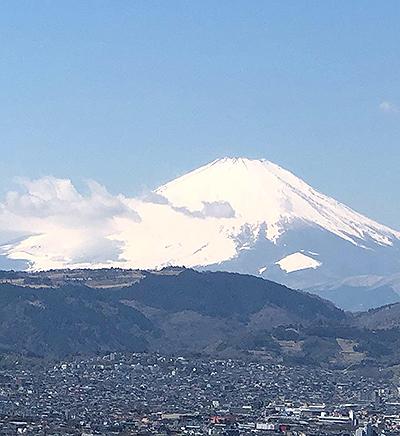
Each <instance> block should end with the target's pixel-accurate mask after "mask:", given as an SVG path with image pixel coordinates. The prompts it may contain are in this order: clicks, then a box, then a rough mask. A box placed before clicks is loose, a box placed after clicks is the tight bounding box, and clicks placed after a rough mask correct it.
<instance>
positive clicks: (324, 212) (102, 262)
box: [2, 158, 400, 310]
mask: <svg viewBox="0 0 400 436" xmlns="http://www.w3.org/2000/svg"><path fill="white" fill-rule="evenodd" d="M35 195H36V193H35ZM37 195H40V194H37ZM68 195H69V194H68ZM107 201H110V202H111V200H109V199H108V200H107ZM119 201H120V202H121V204H123V206H121V204H118V205H117V206H118V208H120V209H121V207H123V208H127V210H129V211H130V212H129V213H128V212H126V211H124V214H125V215H123V217H118V218H115V219H114V224H113V228H112V229H113V230H112V233H110V234H107V235H106V239H107V244H111V243H112V244H114V245H113V249H112V250H111V249H110V246H109V245H107V246H105V245H102V246H99V249H98V251H99V253H98V255H97V256H95V257H94V258H93V257H90V256H89V254H87V250H88V249H87V248H85V249H83V248H82V247H81V246H80V245H79V237H78V236H76V240H77V241H78V242H76V241H75V240H74V239H73V236H74V235H73V234H72V236H71V237H68V235H69V234H70V232H71V230H68V232H69V233H68V232H67V231H64V230H63V229H54V227H52V228H51V229H49V230H48V231H47V230H45V231H44V232H43V233H41V234H35V235H31V236H27V237H25V238H22V239H19V240H17V241H15V242H13V243H7V244H5V245H4V246H3V249H2V251H3V255H4V256H6V257H7V258H8V259H13V260H25V261H28V262H29V264H30V267H31V268H32V269H48V268H65V267H69V268H79V267H96V268H98V267H104V266H107V267H109V266H116V267H123V268H142V269H154V268H162V267H165V266H169V265H184V266H186V267H193V268H197V269H199V270H204V269H206V270H214V271H216V270H224V271H231V272H240V273H246V274H252V275H257V276H261V277H263V278H267V279H270V280H273V281H276V282H279V283H283V284H285V285H287V286H290V287H293V288H299V289H307V290H309V291H310V292H314V293H317V294H318V295H321V296H323V297H324V298H328V299H330V300H332V301H333V302H335V304H337V305H338V306H339V307H342V308H344V309H348V310H367V309H369V308H372V307H377V306H380V305H383V304H388V303H393V302H397V301H400V232H398V231H395V230H392V229H390V228H388V227H385V226H383V225H381V224H378V223H376V222H375V221H373V220H371V219H369V218H366V217H364V216H362V215H361V214H359V213H357V212H355V211H353V210H351V209H350V208H348V207H347V206H345V205H343V204H341V203H339V202H338V201H336V200H333V199H332V198H329V197H327V196H326V195H323V194H321V193H320V192H318V191H316V190H315V189H313V188H312V187H311V186H309V185H308V184H306V183H305V182H303V181H302V180H300V179H299V178H297V177H296V176H294V175H293V174H291V173H290V172H288V171H286V170H284V169H282V168H280V167H279V166H278V165H275V164H273V163H271V162H269V161H267V160H264V159H261V160H249V159H242V158H235V159H230V158H225V159H218V160H216V161H214V162H212V163H210V164H208V165H206V166H204V167H201V168H199V169H197V170H195V171H193V172H190V173H188V174H186V175H184V176H182V177H179V178H178V179H176V180H173V181H172V182H170V183H167V184H166V185H164V186H161V187H160V188H158V189H156V190H155V191H149V192H147V193H145V194H144V195H143V196H142V197H141V198H140V199H126V198H119ZM98 203H99V202H98ZM63 204H64V203H63ZM96 204H97V203H96ZM117 206H115V208H117ZM113 207H114V206H113ZM124 210H125V209H124ZM93 225H96V224H93ZM64 234H65V236H64ZM88 244H90V242H88ZM93 244H95V241H94V242H93V243H92V245H93ZM103 247H104V248H103ZM109 249H110V250H111V251H110V252H108V251H107V250H109ZM85 250H86V251H85ZM115 250H116V251H115ZM85 253H86V254H85ZM396 274H397V275H396Z"/></svg>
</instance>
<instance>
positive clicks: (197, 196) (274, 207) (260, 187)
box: [156, 158, 400, 245]
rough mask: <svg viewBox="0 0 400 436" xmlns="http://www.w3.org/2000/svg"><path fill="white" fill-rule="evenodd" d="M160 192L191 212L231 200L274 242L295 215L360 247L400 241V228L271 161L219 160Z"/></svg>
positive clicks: (242, 217)
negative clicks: (381, 221) (376, 219)
mask: <svg viewBox="0 0 400 436" xmlns="http://www.w3.org/2000/svg"><path fill="white" fill-rule="evenodd" d="M156 193H157V194H161V195H162V196H163V197H165V198H167V199H168V200H169V201H170V202H171V204H173V205H174V206H178V207H186V208H188V209H189V210H190V211H198V210H201V209H202V207H203V205H204V202H208V203H212V202H221V201H223V202H228V203H229V204H230V205H231V206H232V208H233V210H234V212H235V217H236V220H237V222H238V223H252V224H255V225H258V224H261V223H266V225H267V228H266V236H267V238H268V239H270V240H271V241H276V240H277V238H279V236H280V235H281V234H282V232H283V231H284V228H285V225H286V224H287V223H288V222H290V221H293V220H294V219H301V220H304V221H305V222H309V223H313V224H317V225H319V226H321V227H322V228H324V229H326V230H328V231H330V232H332V233H334V234H336V235H338V236H340V237H341V238H343V239H346V240H348V241H349V242H351V243H353V244H355V245H358V244H359V242H356V240H355V238H357V239H361V240H363V239H364V240H365V239H367V238H371V239H372V240H374V241H376V242H377V243H379V244H382V245H392V243H393V240H394V239H400V232H396V231H394V230H391V229H389V228H388V227H385V226H382V225H380V224H378V223H376V222H374V221H373V220H371V219H368V218H366V217H364V216H362V215H361V214H359V213H357V212H354V211H353V210H351V209H350V208H348V207H347V206H345V205H343V204H341V203H339V202H338V201H336V200H333V199H332V198H329V197H327V196H326V195H323V194H321V193H319V192H318V191H316V190H315V189H313V188H312V187H311V186H309V185H307V184H306V183H305V182H303V181H302V180H300V179H299V178H297V177H296V176H294V175H293V174H292V173H290V172H289V171H286V170H284V169H282V168H280V167H279V166H278V165H276V164H273V163H271V162H269V161H267V160H265V159H261V160H250V159H243V158H234V159H230V158H225V159H218V160H215V161H214V162H212V163H210V164H208V165H206V166H204V167H201V168H199V169H197V170H195V171H192V172H191V173H188V174H186V175H184V176H182V177H180V178H178V179H176V180H174V181H172V182H170V183H167V184H166V185H164V186H162V187H160V188H158V189H157V190H156Z"/></svg>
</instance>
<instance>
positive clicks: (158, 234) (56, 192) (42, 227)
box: [0, 176, 235, 269]
mask: <svg viewBox="0 0 400 436" xmlns="http://www.w3.org/2000/svg"><path fill="white" fill-rule="evenodd" d="M17 183H18V185H19V186H18V189H16V190H14V191H9V192H7V193H6V198H5V201H4V202H3V203H0V244H1V245H0V265H1V262H2V261H5V260H7V262H9V261H12V262H21V261H24V262H26V263H27V264H28V265H29V266H30V267H31V268H34V269H52V268H54V269H55V268H68V267H76V268H87V267H109V266H119V267H138V265H140V267H142V268H149V267H152V266H154V260H153V258H154V256H158V257H159V259H158V258H157V262H158V263H157V264H159V265H163V264H164V263H165V259H166V258H169V257H171V258H172V259H174V258H175V256H176V255H178V254H179V253H181V250H182V246H183V245H184V246H185V247H184V249H185V252H184V254H185V256H190V255H193V253H195V254H196V256H197V258H199V259H200V257H202V256H203V257H205V258H207V259H208V260H209V259H211V258H212V257H210V256H213V255H214V254H215V256H216V255H217V253H216V252H215V248H213V247H208V248H209V250H208V251H207V250H201V251H196V250H198V248H199V247H202V246H203V245H204V237H205V235H209V234H214V233H217V234H218V238H220V239H221V241H219V244H221V243H223V244H228V245H229V247H230V245H232V247H233V242H232V241H231V240H228V241H227V240H226V238H224V233H223V231H222V230H221V229H222V228H221V225H222V226H223V223H221V222H220V221H219V220H226V219H228V220H229V219H231V218H233V217H235V211H234V210H233V208H232V206H231V205H230V204H229V203H228V202H224V201H215V202H204V203H203V207H202V209H200V210H189V209H188V208H186V207H182V206H180V207H179V206H176V205H174V204H172V203H171V202H170V201H169V200H168V199H167V198H166V197H164V196H163V195H161V194H158V193H155V192H153V191H150V190H146V192H144V193H143V195H142V196H141V197H140V198H127V197H124V196H123V195H112V194H110V193H109V192H108V191H107V189H106V188H105V187H104V186H102V185H100V184H98V183H97V182H95V181H92V180H89V181H88V182H87V186H88V188H89V193H88V194H87V195H83V194H81V193H80V192H78V190H77V189H76V188H75V187H74V185H73V184H72V182H71V180H69V179H58V178H55V177H51V176H46V177H43V178H41V179H38V180H29V179H24V178H20V179H18V180H17ZM193 220H197V228H199V229H201V230H200V231H198V232H193V227H192V222H193ZM171 235H180V238H181V239H180V242H179V243H176V241H175V240H174V237H172V236H171ZM214 239H215V238H214ZM215 243H216V244H217V242H215ZM232 247H230V248H232ZM232 250H233V248H232ZM232 255H233V253H232ZM197 258H196V259H194V260H193V262H195V264H197V263H196V262H200V261H199V260H197ZM215 260H216V261H217V258H216V259H215ZM3 263H4V262H3ZM11 267H13V265H11ZM19 267H21V266H19Z"/></svg>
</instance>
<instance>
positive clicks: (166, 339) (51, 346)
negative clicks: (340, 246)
mask: <svg viewBox="0 0 400 436" xmlns="http://www.w3.org/2000/svg"><path fill="white" fill-rule="evenodd" d="M399 313H400V304H395V305H391V306H387V307H383V308H380V309H374V310H372V311H370V312H363V313H361V314H359V315H354V314H349V313H345V312H343V311H342V310H340V309H338V308H336V307H335V306H334V305H333V304H332V303H330V302H328V301H326V300H323V299H321V298H319V297H317V296H315V295H312V294H308V293H305V292H301V291H295V290H292V289H289V288H287V287H285V286H283V285H279V284H277V283H274V282H271V281H268V280H265V279H262V278H258V277H254V276H251V275H240V274H234V273H226V272H198V271H194V270H190V269H182V268H167V269H164V270H162V271H152V272H151V271H124V270H119V269H110V270H76V271H68V270H63V271H60V270H58V271H50V272H47V273H44V272H41V273H23V272H1V273H0V364H1V354H2V353H3V354H4V353H22V354H24V355H26V356H44V357H55V356H65V355H76V354H86V355H87V354H92V355H93V354H98V353H108V352H111V351H133V352H137V351H150V352H151V351H157V352H161V353H174V354H178V353H179V354H187V353H205V354H209V355H213V356H219V357H238V356H239V357H250V358H257V359H258V358H261V359H274V360H275V361H285V362H297V363H308V364H315V365H330V366H336V367H337V366H339V367H348V366H350V365H360V364H365V363H366V362H376V363H379V364H391V363H393V362H394V361H396V359H397V360H398V358H399V357H400V345H399V337H400V336H399V333H400V330H399V327H400V325H399V324H400V323H399V316H398V315H399Z"/></svg>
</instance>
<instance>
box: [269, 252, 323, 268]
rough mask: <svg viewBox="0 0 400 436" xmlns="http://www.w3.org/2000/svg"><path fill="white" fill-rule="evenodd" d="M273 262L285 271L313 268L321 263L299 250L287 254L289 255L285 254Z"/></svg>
mask: <svg viewBox="0 0 400 436" xmlns="http://www.w3.org/2000/svg"><path fill="white" fill-rule="evenodd" d="M275 263H276V265H279V266H280V268H281V269H282V270H284V271H286V272H287V273H290V272H293V271H300V270H302V269H307V268H313V269H315V268H318V267H319V266H320V265H321V262H318V260H315V259H313V258H312V257H309V256H306V255H305V254H303V253H300V252H297V253H293V254H289V256H286V257H284V258H283V259H280V260H278V262H275Z"/></svg>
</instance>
